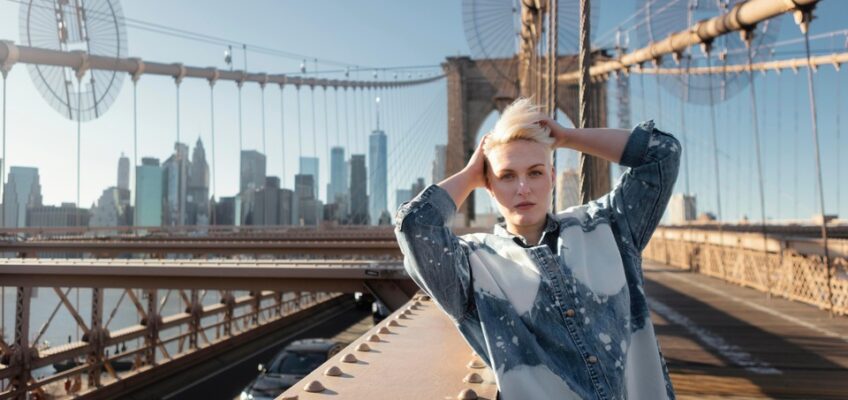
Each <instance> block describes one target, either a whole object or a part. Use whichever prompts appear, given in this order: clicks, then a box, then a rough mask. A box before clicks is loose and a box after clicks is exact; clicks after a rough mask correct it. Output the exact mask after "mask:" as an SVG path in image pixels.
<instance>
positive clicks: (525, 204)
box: [515, 201, 536, 210]
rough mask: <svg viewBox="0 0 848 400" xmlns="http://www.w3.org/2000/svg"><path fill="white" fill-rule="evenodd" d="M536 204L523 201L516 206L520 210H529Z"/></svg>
mask: <svg viewBox="0 0 848 400" xmlns="http://www.w3.org/2000/svg"><path fill="white" fill-rule="evenodd" d="M535 205H536V203H531V202H529V201H523V202H521V203H518V204H516V205H515V208H516V209H518V210H529V209H531V208H533V206H535Z"/></svg>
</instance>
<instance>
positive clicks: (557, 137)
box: [539, 117, 570, 148]
mask: <svg viewBox="0 0 848 400" xmlns="http://www.w3.org/2000/svg"><path fill="white" fill-rule="evenodd" d="M539 125H540V126H542V127H548V128H550V130H551V137H552V138H554V146H555V147H557V148H560V147H568V140H569V136H570V135H569V134H570V132H569V131H570V129H568V128H566V127H564V126H562V125H560V123H559V122H556V121H554V120H553V119H551V118H550V117H547V118H545V119H543V120H540V121H539Z"/></svg>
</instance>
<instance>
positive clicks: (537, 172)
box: [530, 171, 542, 176]
mask: <svg viewBox="0 0 848 400" xmlns="http://www.w3.org/2000/svg"><path fill="white" fill-rule="evenodd" d="M530 176H542V172H541V171H530Z"/></svg>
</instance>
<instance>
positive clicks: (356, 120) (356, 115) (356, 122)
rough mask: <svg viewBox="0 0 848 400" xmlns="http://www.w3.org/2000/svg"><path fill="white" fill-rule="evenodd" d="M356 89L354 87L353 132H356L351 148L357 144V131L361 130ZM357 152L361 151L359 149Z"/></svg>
mask: <svg viewBox="0 0 848 400" xmlns="http://www.w3.org/2000/svg"><path fill="white" fill-rule="evenodd" d="M356 89H357V87H356V86H354V87H353V131H354V132H353V144H351V146H353V145H355V144H356V142H357V140H356V137H357V133H356V131H358V130H359V101H357V100H356V97H357V95H356ZM357 150H359V149H357ZM351 154H353V150H351Z"/></svg>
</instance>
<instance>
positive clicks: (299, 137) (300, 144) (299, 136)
mask: <svg viewBox="0 0 848 400" xmlns="http://www.w3.org/2000/svg"><path fill="white" fill-rule="evenodd" d="M295 89H297V173H298V174H301V173H303V171H301V170H300V169H301V166H300V159H301V158H303V129H302V125H301V123H300V84H299V83H298V84H297V85H295ZM295 187H297V180H295Z"/></svg>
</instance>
